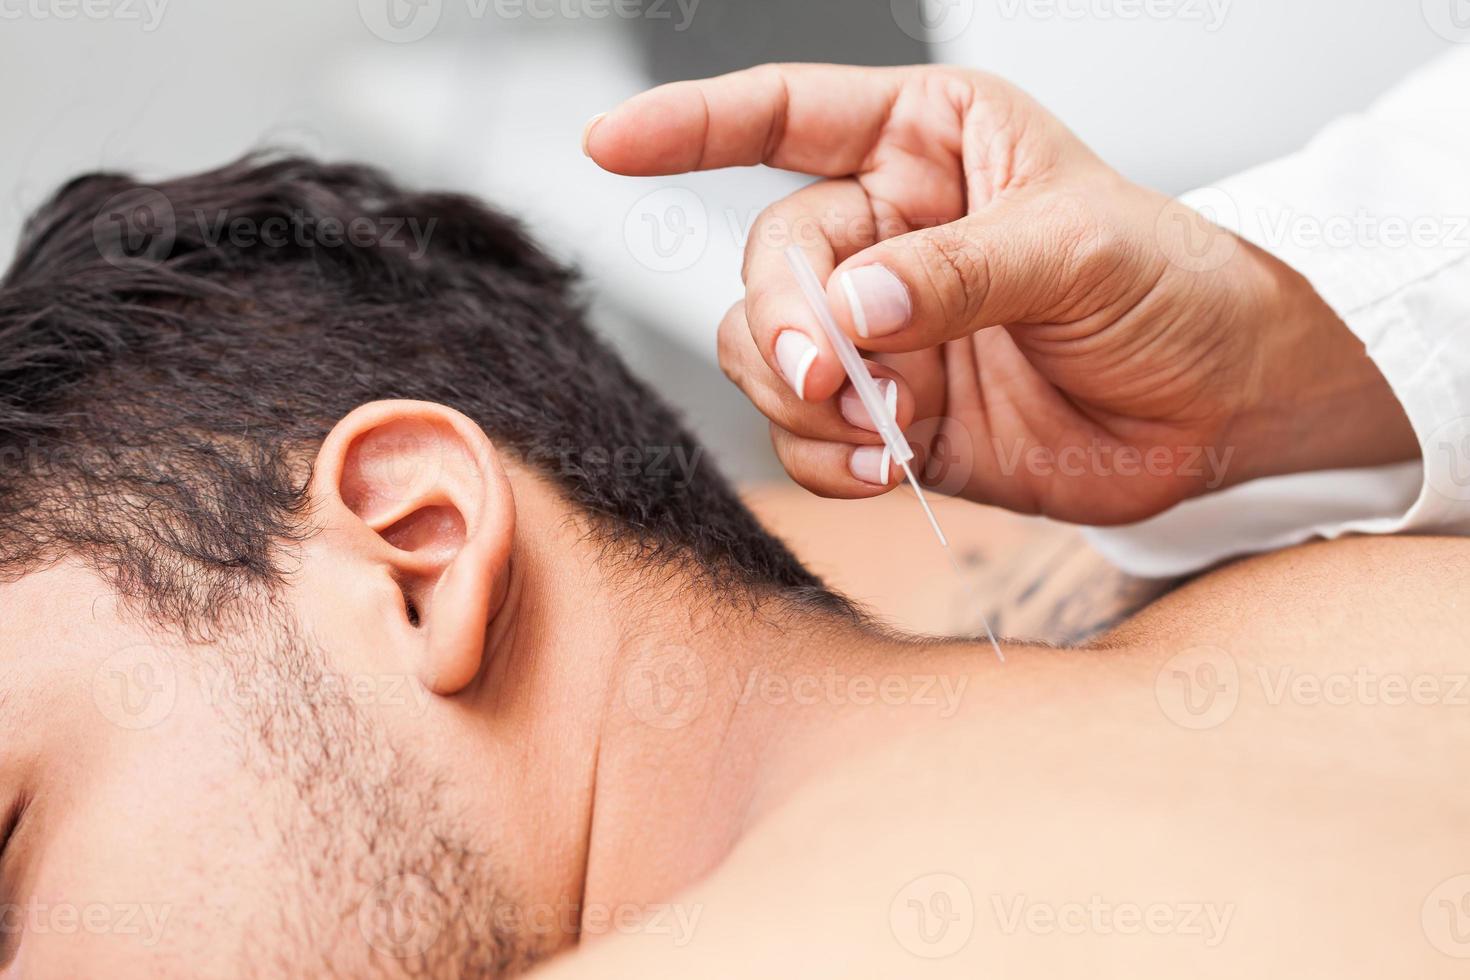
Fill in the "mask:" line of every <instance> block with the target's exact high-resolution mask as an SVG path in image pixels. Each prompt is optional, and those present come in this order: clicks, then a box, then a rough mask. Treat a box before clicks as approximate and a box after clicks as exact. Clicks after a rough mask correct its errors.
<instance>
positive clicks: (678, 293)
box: [0, 0, 1470, 480]
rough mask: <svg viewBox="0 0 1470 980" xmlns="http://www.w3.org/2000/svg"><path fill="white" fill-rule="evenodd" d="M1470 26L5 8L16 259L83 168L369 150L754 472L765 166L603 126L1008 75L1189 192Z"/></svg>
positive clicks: (834, 4)
mask: <svg viewBox="0 0 1470 980" xmlns="http://www.w3.org/2000/svg"><path fill="white" fill-rule="evenodd" d="M1456 42H1461V43H1463V42H1470V0H1290V2H1289V3H1288V2H1284V0H326V2H323V0H313V2H304V0H234V2H226V0H0V65H3V68H0V71H3V73H4V77H5V81H6V82H7V83H8V84H7V85H6V86H5V90H6V93H7V95H6V98H5V100H4V103H3V105H0V126H3V131H4V133H5V143H6V147H7V150H8V152H7V153H5V154H4V155H3V157H0V189H3V192H4V193H3V197H0V253H3V257H4V258H7V259H8V256H9V254H10V251H11V250H12V248H13V245H14V241H15V237H16V235H17V233H18V231H19V227H20V223H21V221H22V219H23V217H24V215H25V213H26V212H27V211H28V210H29V209H30V208H32V207H34V206H35V205H36V204H37V203H38V202H39V201H40V200H41V199H42V197H44V196H45V195H46V194H47V193H48V192H49V191H50V190H52V189H53V188H54V187H55V186H56V185H57V184H58V183H60V182H61V181H63V180H64V179H66V178H68V177H70V176H72V175H74V174H76V173H78V172H81V171H84V170H91V169H97V168H113V169H127V170H132V171H135V172H138V173H140V174H142V175H143V176H145V177H161V176H165V175H170V174H174V173H178V172H182V171H188V170H192V169H199V168H204V167H209V166H213V165H216V164H219V163H222V162H225V161H227V160H229V159H231V158H233V157H235V156H237V155H238V154H240V153H242V152H244V151H246V150H249V149H251V148H254V147H259V146H263V145H283V146H288V147H295V148H299V149H305V150H309V151H312V152H316V153H319V154H323V155H325V156H328V157H334V158H346V157H350V158H357V159H362V160H365V161H368V162H372V163H375V164H377V165H380V166H383V167H386V168H388V169H390V170H392V171H394V172H395V173H397V174H398V175H399V176H400V177H402V178H404V179H405V180H408V181H410V182H412V183H414V184H418V185H421V186H427V185H433V186H445V187H452V188H455V189H460V190H466V191H470V192H473V193H476V194H479V195H482V196H484V197H487V198H489V199H490V200H492V201H493V202H495V203H497V204H499V205H501V206H503V207H505V208H506V209H508V210H511V211H513V212H516V213H518V214H520V215H521V216H522V217H523V218H524V219H525V220H527V221H528V222H529V223H530V226H531V227H532V229H533V230H534V232H535V233H536V234H537V235H538V236H539V237H540V238H541V240H542V241H543V242H544V243H546V244H547V245H549V246H550V247H551V248H552V249H553V250H555V251H556V252H558V253H559V254H561V255H562V256H564V257H565V258H568V259H571V260H574V261H575V262H577V263H578V264H579V265H580V266H581V267H582V268H583V270H584V271H585V273H586V275H587V288H588V296H589V299H590V300H591V301H592V304H593V311H594V317H595V320H596V323H597V324H598V326H599V327H600V328H601V329H602V330H603V331H604V332H605V333H607V334H608V336H610V337H611V338H612V339H613V341H614V342H615V343H616V344H617V345H618V346H619V347H620V348H621V349H622V350H623V351H624V352H625V353H626V354H627V356H628V357H629V358H630V359H631V360H632V361H633V363H634V364H635V366H637V367H638V368H639V370H640V371H641V372H642V373H643V374H644V375H645V376H646V377H648V378H650V380H652V381H653V382H654V384H655V385H656V386H657V387H659V388H660V389H661V390H662V391H663V392H664V393H665V394H666V395H667V396H668V397H669V398H670V399H672V400H673V401H674V402H675V403H676V404H677V405H678V406H679V407H680V408H681V409H682V410H683V411H684V413H685V415H686V417H687V418H688V419H689V420H690V421H691V423H692V424H693V425H694V427H695V428H696V429H697V430H698V431H699V433H700V434H701V435H702V436H703V437H704V438H705V439H706V440H707V441H709V442H710V443H711V444H712V446H713V447H714V448H715V449H716V451H717V452H718V453H719V454H720V456H721V458H722V460H723V461H724V464H725V467H726V469H727V471H728V472H730V473H732V475H734V476H736V477H737V478H741V479H745V480H755V479H760V478H763V477H766V476H771V475H775V474H776V473H777V472H778V471H777V469H776V467H775V464H774V460H773V458H772V456H771V454H770V451H769V447H768V444H767V441H766V433H765V424H764V422H763V420H761V419H760V418H759V417H758V416H757V415H756V414H755V412H754V411H753V410H752V409H751V408H750V407H749V406H748V405H747V404H746V402H745V401H744V399H743V398H742V397H740V396H739V395H738V394H737V393H736V392H735V391H734V389H733V387H731V386H730V385H728V383H726V382H725V381H724V379H723V377H721V376H720V375H719V372H718V369H717V368H716V367H715V363H714V333H715V326H716V324H717V323H718V321H719V319H720V317H721V315H722V314H723V312H724V310H725V309H726V308H727V307H728V306H729V305H730V303H732V302H733V301H734V300H735V299H736V298H737V297H738V296H739V294H740V282H739V256H740V253H741V250H742V248H743V239H744V236H745V233H746V231H747V229H748V228H749V226H750V224H751V222H752V220H753V219H754V218H755V216H756V214H758V213H759V211H760V209H761V208H762V207H764V206H765V205H766V204H768V203H770V202H771V201H773V200H775V199H776V198H778V197H780V196H782V195H784V194H785V193H787V192H789V191H790V190H792V189H794V188H795V187H797V186H800V184H801V183H802V182H803V180H802V179H801V178H799V177H795V176H792V175H788V174H782V173H776V172H772V171H769V170H764V169H749V170H742V171H726V172H720V173H713V174H701V175H695V176H684V177H676V178H668V179H659V180H633V179H629V178H622V177H615V176H612V175H609V174H605V173H603V172H601V171H600V170H598V169H597V168H596V167H594V166H593V165H592V164H591V163H590V162H589V161H588V160H586V159H585V158H584V157H583V156H582V155H581V152H580V148H579V138H580V134H581V130H582V126H583V123H584V122H585V121H586V119H587V118H588V117H589V116H591V115H592V114H594V113H596V112H599V111H602V110H604V109H608V108H610V107H612V106H613V105H615V104H616V103H617V102H618V101H619V100H621V99H622V98H624V97H626V96H628V95H631V94H633V93H635V92H637V91H639V90H641V89H643V88H645V87H647V86H649V85H650V84H653V83H655V82H658V81H667V80H670V79H675V78H687V77H698V76H701V75H706V74H713V73H717V72H721V71H726V70H730V69H733V68H738V67H743V66H746V65H751V64H758V63H760V62H763V61H769V60H812V61H842V62H852V63H860V64H907V63H912V62H915V61H924V60H932V61H941V62H948V63H952V64H959V65H965V66H970V67H976V68H984V69H986V70H988V71H992V72H996V73H999V74H1001V75H1004V76H1006V77H1008V78H1010V79H1011V80H1013V81H1015V82H1017V83H1018V84H1020V85H1021V86H1022V87H1023V88H1026V89H1028V90H1029V91H1030V92H1031V93H1032V94H1034V95H1035V96H1037V97H1038V98H1039V99H1040V101H1041V102H1042V103H1043V104H1045V105H1047V106H1048V107H1049V108H1050V109H1052V110H1053V111H1054V112H1056V113H1057V114H1058V115H1059V116H1061V118H1062V119H1063V120H1065V121H1066V122H1067V123H1068V124H1069V125H1070V126H1071V127H1072V128H1073V129H1074V130H1075V131H1076V132H1077V133H1078V134H1079V135H1080V136H1081V137H1082V138H1083V139H1085V140H1086V141H1088V142H1089V143H1090V144H1091V145H1092V146H1093V147H1094V149H1096V150H1097V151H1098V152H1099V153H1100V154H1101V155H1102V156H1103V157H1104V158H1105V159H1106V160H1108V161H1109V162H1111V163H1112V164H1113V165H1114V166H1116V167H1118V168H1119V169H1120V170H1122V171H1123V172H1124V173H1125V174H1126V175H1128V176H1129V177H1132V178H1133V179H1135V180H1138V181H1140V182H1143V183H1146V184H1148V185H1151V186H1153V187H1156V188H1159V189H1161V190H1164V191H1168V192H1180V191H1183V190H1187V189H1189V188H1191V187H1195V186H1199V185H1202V184H1207V183H1209V182H1211V181H1212V180H1214V179H1216V178H1219V177H1221V176H1224V175H1226V174H1229V173H1232V172H1235V171H1238V170H1241V169H1245V168H1247V167H1250V166H1251V165H1253V164H1255V163H1259V162H1262V161H1265V160H1268V159H1271V158H1272V157H1275V156H1279V155H1282V154H1284V153H1287V152H1290V151H1291V150H1292V149H1293V148H1294V147H1296V146H1298V145H1300V144H1301V143H1302V142H1303V141H1305V140H1306V139H1307V138H1309V137H1310V136H1311V134H1312V133H1313V132H1314V131H1315V130H1316V129H1318V128H1319V127H1320V126H1321V125H1323V124H1324V123H1325V122H1327V121H1328V120H1330V119H1331V118H1332V117H1334V116H1336V115H1340V114H1342V113H1345V112H1351V111H1353V110H1355V109H1358V108H1361V107H1362V106H1364V105H1365V104H1366V103H1368V102H1369V101H1370V100H1371V99H1372V98H1373V97H1374V96H1375V95H1376V94H1377V93H1379V92H1381V91H1382V90H1384V89H1385V88H1386V87H1388V86H1389V85H1391V84H1392V83H1393V81H1394V80H1395V79H1397V78H1399V77H1401V76H1402V75H1403V74H1405V73H1406V72H1408V71H1409V70H1411V69H1412V68H1413V67H1415V66H1416V65H1418V64H1421V63H1423V62H1424V61H1426V60H1428V59H1430V58H1431V57H1433V56H1434V55H1435V54H1436V53H1437V52H1439V51H1441V50H1444V49H1445V48H1447V47H1449V46H1450V45H1451V44H1453V43H1456Z"/></svg>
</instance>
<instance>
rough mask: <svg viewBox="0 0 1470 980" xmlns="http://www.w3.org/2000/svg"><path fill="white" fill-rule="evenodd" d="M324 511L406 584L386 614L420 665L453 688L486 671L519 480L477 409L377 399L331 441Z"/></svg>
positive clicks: (320, 506)
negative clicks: (474, 415) (465, 411)
mask: <svg viewBox="0 0 1470 980" xmlns="http://www.w3.org/2000/svg"><path fill="white" fill-rule="evenodd" d="M311 496H312V500H313V504H314V505H315V507H316V509H317V514H318V519H319V520H321V521H323V522H324V523H327V524H330V525H332V526H333V528H334V529H335V530H337V531H339V532H342V533H343V534H344V535H345V538H346V540H349V541H350V542H351V546H352V548H353V550H354V551H356V552H358V555H359V557H361V558H363V559H365V560H366V561H367V562H368V563H369V565H370V566H375V567H379V568H381V571H382V574H383V575H384V576H386V577H387V578H389V579H391V581H392V582H393V583H395V584H396V585H397V586H398V587H399V589H400V590H401V592H402V597H403V606H402V608H401V609H398V610H387V611H383V612H385V613H386V614H390V615H391V616H392V618H393V621H394V622H395V623H396V624H397V625H399V626H401V630H400V631H399V632H398V633H397V634H396V635H399V636H401V637H402V638H403V647H404V649H405V650H406V651H407V654H406V655H407V656H409V657H412V658H413V665H412V666H413V669H414V670H415V672H416V673H417V675H418V677H419V678H420V680H421V682H422V683H423V684H424V686H425V687H427V688H428V689H429V690H431V691H433V692H435V693H436V694H440V695H445V696H448V695H453V694H456V693H458V692H459V691H461V690H463V689H464V687H465V686H467V685H468V684H469V683H470V681H472V680H473V679H474V677H475V675H476V674H478V673H479V671H480V668H481V665H482V664H483V662H484V660H485V658H486V656H487V653H488V651H487V650H486V643H487V637H488V635H489V624H490V621H491V619H492V618H493V617H494V615H495V613H496V612H497V611H498V610H499V608H500V607H501V605H502V604H503V602H504V600H505V596H506V593H507V590H508V588H509V582H510V572H511V568H510V560H511V550H512V543H513V539H514V536H515V503H514V500H513V498H512V495H511V488H510V481H509V480H508V479H507V477H506V474H505V470H504V468H503V467H502V466H501V464H500V459H499V456H498V454H497V453H496V451H495V447H494V445H493V444H492V443H491V442H490V440H489V438H487V437H486V435H485V433H484V432H483V431H482V430H481V429H480V427H479V426H478V425H476V424H475V423H474V421H472V420H471V419H469V418H468V417H466V416H464V415H462V414H460V413H459V412H456V411H454V410H453V409H451V408H447V407H446V406H443V405H437V404H433V403H430V402H415V401H382V402H371V403H369V404H367V405H363V406H360V407H359V408H356V409H354V410H353V411H352V412H350V413H348V415H347V416H346V417H344V418H343V419H342V420H341V421H340V422H338V423H337V425H336V426H334V427H333V429H332V431H331V433H330V434H329V435H328V436H327V438H326V440H324V441H323V443H322V446H321V449H320V450H319V452H318V454H317V460H316V465H315V467H314V468H313V472H312V479H311Z"/></svg>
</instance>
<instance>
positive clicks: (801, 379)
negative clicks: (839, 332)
mask: <svg viewBox="0 0 1470 980" xmlns="http://www.w3.org/2000/svg"><path fill="white" fill-rule="evenodd" d="M816 359H817V345H816V344H814V343H812V342H811V341H810V340H808V339H807V336H806V334H804V333H802V332H801V331H800V330H783V331H781V333H780V335H778V336H777V337H776V363H777V364H779V365H781V373H782V374H784V375H785V376H786V383H787V384H789V385H790V386H791V390H792V391H794V392H796V397H797V398H801V399H805V398H806V375H807V372H808V371H810V370H811V369H812V363H813V362H814V361H816Z"/></svg>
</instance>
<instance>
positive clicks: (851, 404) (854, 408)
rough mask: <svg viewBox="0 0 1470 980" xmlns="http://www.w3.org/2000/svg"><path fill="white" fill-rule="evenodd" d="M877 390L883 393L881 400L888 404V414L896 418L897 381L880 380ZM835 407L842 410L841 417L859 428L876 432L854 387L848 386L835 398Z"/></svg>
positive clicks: (876, 429)
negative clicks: (839, 396) (840, 395)
mask: <svg viewBox="0 0 1470 980" xmlns="http://www.w3.org/2000/svg"><path fill="white" fill-rule="evenodd" d="M878 390H879V391H881V392H882V393H883V401H884V402H885V403H886V404H887V405H888V414H889V415H891V416H892V417H893V418H894V419H897V418H898V382H896V381H880V382H878ZM837 407H838V408H839V409H840V410H841V411H842V417H843V418H845V419H847V421H849V422H851V423H852V424H853V425H855V426H857V427H858V428H860V429H867V430H868V431H869V432H877V431H878V426H876V425H874V424H873V420H872V419H871V418H869V417H868V410H867V409H866V408H864V407H863V400H862V399H861V398H859V397H858V393H857V391H856V390H855V389H853V388H851V387H848V388H846V389H845V390H844V391H843V392H842V397H841V398H839V399H838V400H837Z"/></svg>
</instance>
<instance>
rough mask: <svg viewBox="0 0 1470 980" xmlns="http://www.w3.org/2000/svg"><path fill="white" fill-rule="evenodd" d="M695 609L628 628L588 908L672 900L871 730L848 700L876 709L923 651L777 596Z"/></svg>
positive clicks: (603, 764)
mask: <svg viewBox="0 0 1470 980" xmlns="http://www.w3.org/2000/svg"><path fill="white" fill-rule="evenodd" d="M696 618H697V617H691V618H690V620H689V621H687V622H668V621H665V622H662V623H660V624H659V626H658V627H657V628H653V629H648V628H644V629H640V630H639V631H638V632H637V633H636V634H630V635H629V638H628V641H627V643H626V647H625V649H624V651H623V656H622V657H621V659H620V669H619V670H618V671H617V672H616V673H615V675H614V677H613V678H612V690H611V694H610V700H609V709H608V714H607V721H606V723H605V726H604V729H603V733H602V739H601V742H600V748H599V753H598V765H597V773H596V777H595V795H594V800H593V809H592V819H591V824H590V834H589V842H588V852H587V853H588V861H587V876H586V887H585V891H584V903H583V905H584V909H589V910H595V911H601V910H606V909H610V908H616V907H617V906H618V905H620V904H622V903H631V904H633V905H645V906H646V905H649V904H656V903H659V902H665V901H668V900H669V898H670V896H672V895H674V894H676V893H677V892H678V891H680V890H681V889H682V888H684V887H686V886H687V885H689V884H690V883H692V882H694V881H696V880H698V879H699V878H700V877H702V876H703V875H704V874H705V873H707V872H708V871H710V870H711V869H713V868H714V867H715V866H716V865H718V864H719V863H720V862H721V861H722V860H723V859H724V857H725V856H726V855H727V854H728V853H729V852H730V850H731V848H733V847H734V845H735V844H736V843H737V842H738V841H739V839H740V837H741V836H742V835H743V834H744V832H745V831H746V829H747V828H748V827H750V826H751V825H752V823H754V822H756V821H758V820H759V819H760V817H761V815H762V814H763V813H765V812H767V811H769V810H770V809H771V808H773V807H775V806H777V805H779V804H780V803H781V801H782V800H783V799H785V798H786V797H787V796H788V795H789V794H790V793H791V792H792V791H793V790H795V789H796V788H798V787H799V786H800V785H802V784H803V783H804V782H805V781H807V780H809V779H810V778H812V777H813V776H815V775H818V774H819V773H820V772H821V771H822V770H823V769H825V768H827V767H828V766H830V765H832V764H834V763H837V762H840V761H841V759H842V758H844V757H845V756H848V755H850V754H851V752H852V751H856V750H857V749H858V747H859V745H860V744H861V743H862V741H863V740H864V738H865V737H872V735H873V734H874V733H873V732H872V731H871V730H869V731H866V732H864V731H863V730H862V725H863V724H865V722H863V723H862V724H860V723H859V722H860V717H861V719H869V718H871V716H872V713H871V712H866V711H862V712H856V713H855V712H854V711H853V710H852V709H853V708H855V707H872V706H877V707H879V708H881V699H882V698H883V697H885V696H888V695H885V694H884V693H883V692H881V691H880V690H879V686H880V685H881V684H882V683H884V681H885V680H887V681H895V680H896V682H897V684H902V683H903V682H904V678H905V677H907V676H909V675H910V674H911V672H912V671H914V670H915V669H919V670H923V669H925V668H924V666H923V663H922V661H924V660H927V659H928V657H927V655H926V653H925V652H924V651H922V650H916V649H915V648H914V647H913V646H912V645H908V644H904V643H902V642H900V641H898V640H895V639H892V638H889V637H884V636H881V635H879V634H877V633H876V632H874V631H871V630H868V629H865V628H863V627H862V626H860V625H859V624H857V623H854V622H852V621H850V620H846V619H844V618H842V617H839V616H833V615H832V614H829V613H825V612H820V613H814V612H808V611H804V610H801V609H799V608H793V607H792V606H790V605H788V604H783V603H779V602H773V603H770V604H769V606H767V607H763V608H762V609H760V610H757V611H756V613H755V615H750V614H749V613H745V614H744V615H738V616H737V615H726V616H721V615H718V614H712V615H710V616H708V617H707V619H708V621H706V622H704V623H699V622H696V621H695V619H696ZM935 653H936V654H939V650H938V648H935ZM900 655H902V657H903V659H899V657H900ZM940 688H942V685H939V684H937V683H936V684H935V685H934V691H933V693H932V695H930V696H933V697H935V698H936V699H937V698H939V697H941V694H940ZM894 689H896V685H894V686H891V687H890V692H889V693H890V694H891V693H892V690H894ZM951 691H952V689H951ZM910 694H912V691H910ZM899 696H900V697H901V696H902V695H899ZM859 716H860V717H859ZM818 744H820V745H821V748H817V745H818Z"/></svg>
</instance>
